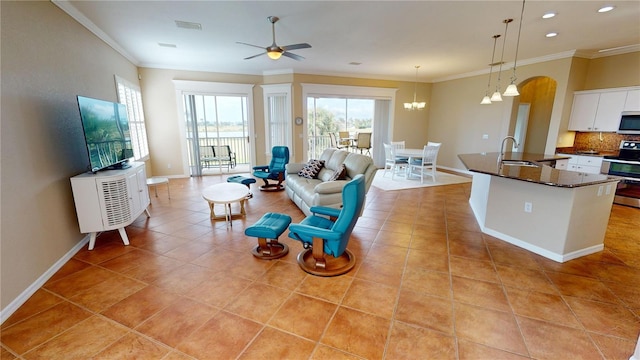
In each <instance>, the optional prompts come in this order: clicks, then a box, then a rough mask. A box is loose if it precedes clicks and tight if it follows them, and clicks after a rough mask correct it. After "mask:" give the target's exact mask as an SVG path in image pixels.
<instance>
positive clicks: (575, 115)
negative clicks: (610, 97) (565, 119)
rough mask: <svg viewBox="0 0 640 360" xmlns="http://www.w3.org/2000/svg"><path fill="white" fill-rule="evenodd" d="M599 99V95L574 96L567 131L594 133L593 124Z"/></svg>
mask: <svg viewBox="0 0 640 360" xmlns="http://www.w3.org/2000/svg"><path fill="white" fill-rule="evenodd" d="M599 99H600V94H575V95H574V96H573V107H572V108H571V119H570V120H569V130H575V131H594V130H593V122H594V121H595V120H596V112H597V111H598V100H599Z"/></svg>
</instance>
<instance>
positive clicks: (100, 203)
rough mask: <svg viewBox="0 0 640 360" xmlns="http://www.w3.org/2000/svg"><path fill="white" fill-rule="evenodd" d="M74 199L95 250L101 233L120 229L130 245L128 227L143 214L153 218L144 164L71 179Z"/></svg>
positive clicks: (84, 230) (81, 227) (91, 246)
mask: <svg viewBox="0 0 640 360" xmlns="http://www.w3.org/2000/svg"><path fill="white" fill-rule="evenodd" d="M71 188H72V189H73V199H74V202H75V204H76V212H77V214H78V223H79V224H80V231H81V232H82V233H85V234H86V233H90V234H91V237H90V239H89V250H93V247H94V246H95V243H96V236H97V234H98V232H102V231H107V230H115V229H118V232H119V233H120V236H121V237H122V242H123V243H124V244H125V245H129V238H128V237H127V233H126V232H125V230H124V228H125V226H128V225H130V224H131V223H132V222H133V221H134V220H135V219H136V218H138V216H140V215H141V214H142V213H143V212H146V213H147V216H148V217H149V216H151V215H150V214H149V211H148V210H147V207H148V206H149V204H150V200H149V192H148V191H147V176H146V173H145V167H144V163H131V167H130V168H127V169H122V170H106V171H100V172H98V173H97V174H93V173H90V172H88V173H84V174H80V175H77V176H74V177H72V178H71Z"/></svg>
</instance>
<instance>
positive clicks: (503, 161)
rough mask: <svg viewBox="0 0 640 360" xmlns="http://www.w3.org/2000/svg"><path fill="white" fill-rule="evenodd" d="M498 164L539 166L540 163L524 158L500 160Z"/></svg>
mask: <svg viewBox="0 0 640 360" xmlns="http://www.w3.org/2000/svg"><path fill="white" fill-rule="evenodd" d="M500 165H504V166H528V167H540V165H538V164H536V163H534V162H531V161H525V160H502V161H501V162H500Z"/></svg>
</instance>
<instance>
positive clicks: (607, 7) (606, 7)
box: [598, 5, 615, 13]
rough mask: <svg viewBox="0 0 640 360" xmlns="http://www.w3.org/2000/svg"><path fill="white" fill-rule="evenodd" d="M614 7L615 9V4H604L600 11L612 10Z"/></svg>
mask: <svg viewBox="0 0 640 360" xmlns="http://www.w3.org/2000/svg"><path fill="white" fill-rule="evenodd" d="M613 9H615V6H611V5H607V6H603V7H601V8H600V9H598V12H599V13H605V12H608V11H611V10H613Z"/></svg>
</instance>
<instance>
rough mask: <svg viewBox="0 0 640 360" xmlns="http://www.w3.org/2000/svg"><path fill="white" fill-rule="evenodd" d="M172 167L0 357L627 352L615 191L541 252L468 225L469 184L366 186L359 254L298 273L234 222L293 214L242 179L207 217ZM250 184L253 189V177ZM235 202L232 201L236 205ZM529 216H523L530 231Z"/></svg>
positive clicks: (49, 287) (65, 275) (623, 225)
mask: <svg viewBox="0 0 640 360" xmlns="http://www.w3.org/2000/svg"><path fill="white" fill-rule="evenodd" d="M225 178H226V177H225V176H219V175H218V176H209V177H205V178H203V179H177V180H173V179H172V180H171V196H172V198H171V200H168V199H167V196H166V195H167V194H166V190H164V192H163V187H160V188H159V189H158V192H159V197H158V198H156V197H152V206H151V208H150V211H151V214H152V217H151V218H148V219H147V218H146V217H144V216H142V217H141V218H139V219H138V220H137V221H136V222H135V223H134V224H133V225H132V226H129V227H128V228H127V233H128V234H129V238H130V241H131V245H130V246H123V245H122V243H121V241H120V238H119V237H118V234H117V232H107V233H104V234H102V235H101V236H99V237H98V240H97V244H96V248H95V250H93V251H88V250H86V248H85V249H83V250H81V251H79V252H78V253H77V254H76V255H75V256H74V258H73V259H71V260H70V261H69V262H68V263H67V264H66V265H65V266H64V267H63V268H62V269H61V270H60V271H58V272H57V273H56V274H55V275H54V276H53V277H52V278H51V279H50V280H49V281H48V282H47V283H46V285H44V286H43V288H42V289H40V290H38V291H37V292H36V293H35V294H34V295H33V297H32V298H31V299H29V300H28V301H27V302H26V303H25V304H24V305H23V306H22V307H21V308H20V309H19V310H18V311H17V312H15V313H14V314H13V315H12V316H11V317H10V318H9V319H8V320H7V321H5V323H4V324H2V327H1V330H2V334H1V342H2V352H1V353H0V356H1V358H2V359H13V358H20V359H89V358H92V359H134V358H135V359H601V358H605V359H625V360H626V359H628V358H629V356H630V355H631V354H632V353H633V349H634V347H635V343H636V340H637V338H638V333H639V332H640V286H639V284H640V231H639V230H638V229H639V228H640V210H638V209H633V208H628V207H622V206H618V205H614V208H613V213H612V215H611V220H610V223H609V224H610V225H609V229H608V232H607V236H606V242H605V244H606V249H605V250H604V251H603V252H601V253H598V254H594V255H590V256H586V257H583V258H580V259H576V260H573V261H570V262H567V263H564V264H559V263H555V262H553V261H550V260H547V259H544V258H542V257H540V256H537V255H534V254H532V253H529V252H527V251H524V250H521V249H519V248H517V247H514V246H511V245H509V244H506V243H504V242H501V241H499V240H497V239H495V238H492V237H490V236H487V235H484V234H482V233H481V232H480V231H479V229H478V226H477V224H476V222H475V220H474V217H473V215H472V213H471V210H470V208H469V205H468V201H467V200H468V196H469V191H470V185H469V184H462V185H449V186H442V187H435V188H422V189H412V190H402V191H390V192H383V191H381V190H378V189H377V188H375V187H372V188H371V190H370V191H369V194H368V201H367V205H366V210H365V213H364V215H363V217H361V218H360V220H359V221H358V224H357V226H356V228H355V231H354V233H353V235H352V238H351V241H350V244H349V248H350V249H351V250H352V251H353V252H354V253H355V254H356V256H357V259H358V263H357V266H356V268H355V269H354V270H352V271H351V272H350V273H348V274H346V275H343V276H339V277H333V278H320V277H315V276H311V275H308V274H306V273H305V272H303V271H302V270H300V268H299V267H298V265H297V263H296V260H295V256H296V254H297V253H298V252H299V251H300V250H301V246H300V245H299V244H298V243H297V242H294V241H292V240H289V239H288V238H287V237H286V234H285V236H283V237H282V238H281V241H283V242H285V243H287V244H288V245H289V247H290V249H291V251H290V253H289V254H288V255H287V256H286V257H284V258H281V259H279V260H272V261H265V260H258V259H255V258H254V257H253V256H252V255H251V252H250V249H251V248H252V247H253V246H255V245H256V241H255V239H252V238H246V237H245V236H244V233H243V229H244V227H245V226H247V225H248V224H252V223H253V222H255V221H256V220H257V219H258V218H259V217H260V216H261V215H262V214H264V213H265V212H269V211H272V212H283V213H287V214H290V215H291V216H292V217H293V220H294V222H297V221H300V220H301V219H302V218H303V215H302V213H301V212H300V211H299V210H298V209H297V208H296V207H295V206H294V205H293V204H292V202H291V201H289V199H288V198H287V197H286V194H285V193H284V192H279V193H263V192H260V191H254V193H255V196H254V198H253V199H251V200H249V201H248V204H247V212H248V215H247V216H246V218H245V219H237V220H234V221H233V228H232V229H230V230H227V229H226V226H225V224H224V222H222V221H215V222H212V221H210V220H209V213H208V207H207V204H206V202H205V201H204V200H203V199H202V198H201V196H200V191H201V190H202V189H203V188H204V187H205V186H208V185H210V184H213V183H217V182H220V181H224V180H225ZM254 190H255V189H254ZM236 210H237V209H236ZM536 226H544V224H532V231H535V227H536Z"/></svg>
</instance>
